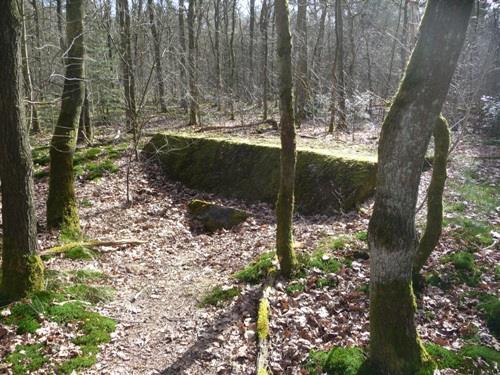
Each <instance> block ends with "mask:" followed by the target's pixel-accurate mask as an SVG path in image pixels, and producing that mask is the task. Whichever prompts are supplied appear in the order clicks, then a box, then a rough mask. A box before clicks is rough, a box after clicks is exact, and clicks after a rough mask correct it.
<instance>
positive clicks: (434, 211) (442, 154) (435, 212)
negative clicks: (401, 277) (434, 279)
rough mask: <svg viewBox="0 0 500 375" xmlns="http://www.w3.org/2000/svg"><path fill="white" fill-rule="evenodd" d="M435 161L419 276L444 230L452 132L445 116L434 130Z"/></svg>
mask: <svg viewBox="0 0 500 375" xmlns="http://www.w3.org/2000/svg"><path fill="white" fill-rule="evenodd" d="M433 135H434V160H433V163H432V177H431V183H430V185H429V188H428V190H427V223H426V225H425V231H424V235H423V236H422V239H421V240H420V242H419V244H418V248H417V256H416V258H415V264H414V265H413V273H414V274H415V275H418V274H419V273H420V271H421V270H422V267H423V266H424V264H425V262H426V261H427V259H428V258H429V256H430V255H431V253H432V251H433V250H434V248H435V247H436V245H437V244H438V242H439V237H440V236H441V230H442V229H443V192H444V185H445V183H446V177H447V174H446V164H447V162H448V150H449V148H450V130H449V128H448V122H447V121H446V119H445V118H444V117H443V116H440V117H439V118H438V120H437V121H436V126H435V128H434V133H433Z"/></svg>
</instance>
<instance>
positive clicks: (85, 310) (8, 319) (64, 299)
mask: <svg viewBox="0 0 500 375" xmlns="http://www.w3.org/2000/svg"><path fill="white" fill-rule="evenodd" d="M46 277H47V290H45V291H39V292H35V293H33V294H31V295H30V296H29V297H28V298H26V299H24V300H22V301H20V302H17V303H15V304H12V305H10V306H9V307H7V308H6V309H5V310H4V311H3V314H2V315H1V316H0V323H2V324H6V325H10V326H14V327H15V328H16V333H17V334H25V333H31V334H36V331H37V330H38V329H39V328H41V327H42V324H44V322H45V321H46V320H48V321H52V322H56V323H58V324H60V325H64V326H67V327H72V326H73V327H75V328H76V330H77V331H76V335H75V337H74V338H73V340H72V342H73V343H74V344H75V345H78V346H79V348H80V352H81V353H80V354H79V355H78V356H76V357H73V358H71V359H68V360H67V361H65V362H63V363H62V364H58V365H55V364H50V363H49V366H51V368H52V369H54V371H56V372H57V373H65V374H66V373H67V374H70V373H72V372H73V371H78V370H81V369H83V368H86V367H90V366H92V365H93V364H94V363H95V361H96V354H97V353H98V352H99V345H101V344H104V343H107V342H109V341H110V340H111V336H110V334H111V333H112V332H113V331H114V330H115V326H116V323H115V321H114V320H112V319H110V318H107V317H105V316H103V315H101V314H99V313H97V312H94V311H92V310H91V309H90V306H92V305H93V304H96V303H99V302H106V301H109V300H111V299H112V298H113V295H114V291H113V290H112V289H111V288H108V287H103V286H98V285H88V284H86V283H87V282H91V281H98V280H102V279H103V278H104V275H103V274H102V273H100V272H97V271H94V270H88V269H83V270H77V271H68V272H57V271H50V270H49V271H48V272H47V274H46ZM45 345H46V344H36V345H18V346H17V347H16V349H15V350H14V351H13V352H12V353H10V354H9V355H8V356H7V357H6V362H7V363H10V364H11V366H12V371H13V373H14V374H27V373H30V372H33V371H36V370H37V369H39V368H41V367H42V366H43V365H45V364H46V363H48V362H50V361H49V359H48V356H47V355H46V354H44V352H45V351H46V349H47V348H46V346H45Z"/></svg>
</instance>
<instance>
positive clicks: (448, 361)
mask: <svg viewBox="0 0 500 375" xmlns="http://www.w3.org/2000/svg"><path fill="white" fill-rule="evenodd" d="M425 349H426V350H427V352H428V353H429V354H430V355H431V356H432V358H433V359H434V361H435V362H436V364H437V366H438V368H439V369H454V370H459V371H460V373H463V374H482V373H484V372H483V371H484V370H487V369H493V368H494V367H495V366H498V365H500V353H499V352H498V351H496V350H494V349H491V348H488V347H486V346H481V345H466V346H464V347H463V348H462V349H461V350H460V351H458V352H454V351H452V350H449V349H446V348H443V347H442V346H440V345H436V344H432V343H430V344H426V345H425ZM478 359H481V361H480V362H479V361H478ZM478 366H479V367H478Z"/></svg>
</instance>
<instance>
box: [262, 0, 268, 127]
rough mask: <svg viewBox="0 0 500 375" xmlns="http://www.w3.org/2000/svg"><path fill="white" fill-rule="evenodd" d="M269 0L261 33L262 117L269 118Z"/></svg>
mask: <svg viewBox="0 0 500 375" xmlns="http://www.w3.org/2000/svg"><path fill="white" fill-rule="evenodd" d="M267 1H268V0H263V2H262V9H261V11H260V33H261V50H262V73H261V80H262V119H263V120H267V115H268V107H267V99H268V97H269V93H268V91H269V73H268V66H269V48H268V35H269V34H268V30H267V29H268V24H269V5H268V3H267Z"/></svg>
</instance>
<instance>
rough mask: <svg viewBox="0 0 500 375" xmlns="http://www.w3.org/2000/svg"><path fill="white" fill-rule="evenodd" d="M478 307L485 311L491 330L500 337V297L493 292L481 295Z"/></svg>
mask: <svg viewBox="0 0 500 375" xmlns="http://www.w3.org/2000/svg"><path fill="white" fill-rule="evenodd" d="M478 309H479V310H480V311H481V312H482V313H483V315H484V318H485V320H486V324H487V326H488V328H489V329H490V331H491V332H492V333H493V334H494V335H495V336H496V337H497V338H500V299H499V298H498V297H496V296H493V295H491V294H482V295H480V296H479V304H478Z"/></svg>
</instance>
